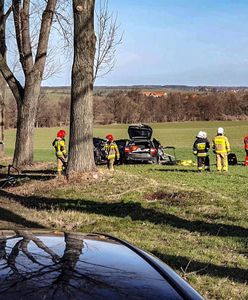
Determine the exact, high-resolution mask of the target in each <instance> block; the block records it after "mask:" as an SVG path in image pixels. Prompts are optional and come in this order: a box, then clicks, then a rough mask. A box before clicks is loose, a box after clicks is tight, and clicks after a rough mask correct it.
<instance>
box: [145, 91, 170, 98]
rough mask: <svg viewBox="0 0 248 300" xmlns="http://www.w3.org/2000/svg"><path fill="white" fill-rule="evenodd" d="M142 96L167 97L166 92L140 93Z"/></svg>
mask: <svg viewBox="0 0 248 300" xmlns="http://www.w3.org/2000/svg"><path fill="white" fill-rule="evenodd" d="M142 94H143V95H144V96H146V97H154V98H160V97H167V95H168V94H167V93H166V92H156V91H148V92H142Z"/></svg>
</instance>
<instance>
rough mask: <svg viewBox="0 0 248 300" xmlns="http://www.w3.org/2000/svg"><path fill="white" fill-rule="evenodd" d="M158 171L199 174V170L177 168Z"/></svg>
mask: <svg viewBox="0 0 248 300" xmlns="http://www.w3.org/2000/svg"><path fill="white" fill-rule="evenodd" d="M153 171H154V170H153ZM156 171H159V172H181V173H199V172H198V170H192V169H178V168H175V169H171V168H170V169H168V168H165V169H158V170H156Z"/></svg>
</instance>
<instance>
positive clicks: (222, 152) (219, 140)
mask: <svg viewBox="0 0 248 300" xmlns="http://www.w3.org/2000/svg"><path fill="white" fill-rule="evenodd" d="M213 151H214V153H215V154H216V167H217V171H228V159H227V156H228V153H229V152H230V144H229V141H228V138H227V137H226V136H224V129H223V128H222V127H219V128H218V130H217V135H216V136H215V137H214V138H213Z"/></svg>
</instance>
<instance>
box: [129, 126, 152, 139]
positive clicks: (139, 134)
mask: <svg viewBox="0 0 248 300" xmlns="http://www.w3.org/2000/svg"><path fill="white" fill-rule="evenodd" d="M128 135H129V137H130V139H147V140H150V139H151V138H152V128H151V127H150V126H149V125H146V124H134V125H130V126H129V127H128Z"/></svg>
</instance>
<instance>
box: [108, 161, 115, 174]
mask: <svg viewBox="0 0 248 300" xmlns="http://www.w3.org/2000/svg"><path fill="white" fill-rule="evenodd" d="M114 162H115V159H114V158H113V159H108V162H107V166H108V169H109V170H111V171H114Z"/></svg>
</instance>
